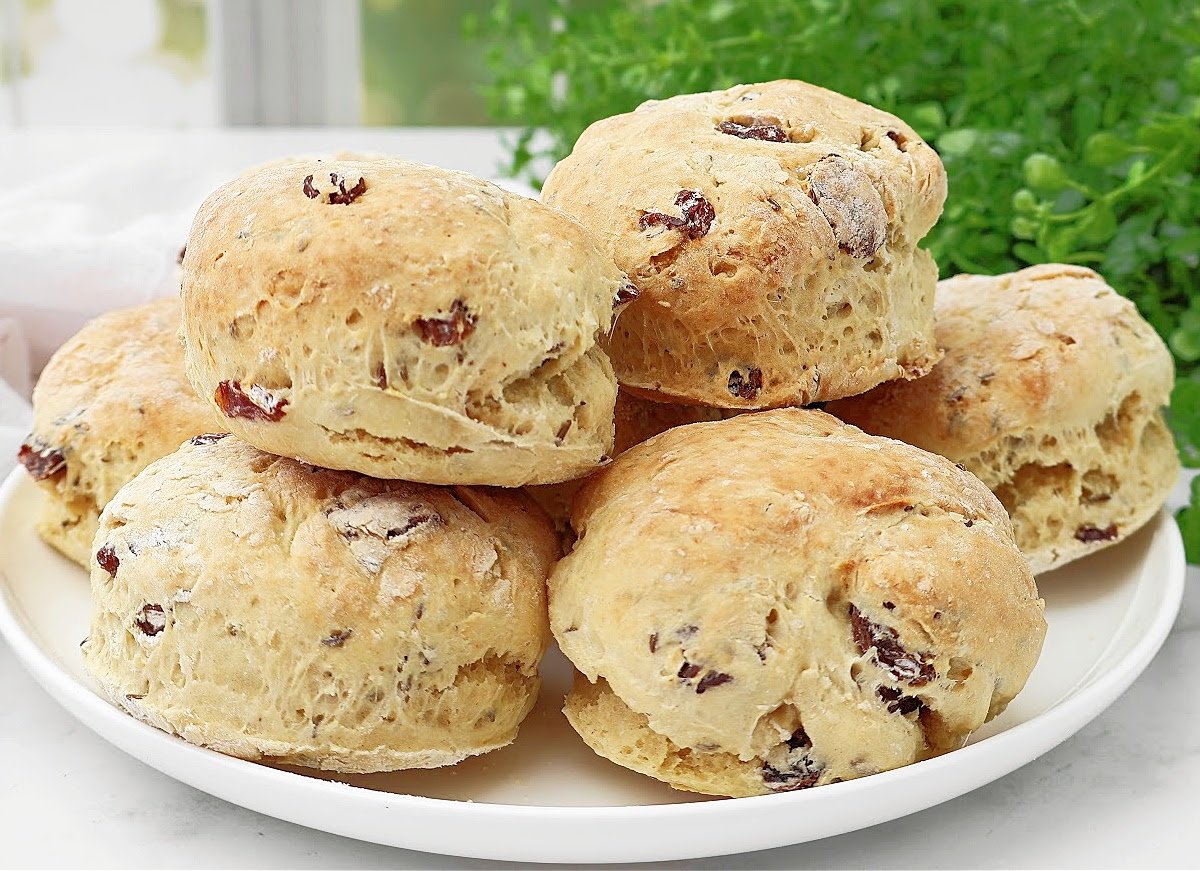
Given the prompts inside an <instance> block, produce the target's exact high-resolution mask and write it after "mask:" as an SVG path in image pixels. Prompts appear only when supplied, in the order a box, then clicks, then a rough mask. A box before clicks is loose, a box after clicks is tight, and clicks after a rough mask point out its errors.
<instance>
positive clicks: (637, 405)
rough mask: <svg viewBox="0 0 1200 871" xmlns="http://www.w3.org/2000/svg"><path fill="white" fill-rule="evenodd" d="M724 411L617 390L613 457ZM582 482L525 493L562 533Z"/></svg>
mask: <svg viewBox="0 0 1200 871" xmlns="http://www.w3.org/2000/svg"><path fill="white" fill-rule="evenodd" d="M726 414H729V412H727V411H722V410H721V409H719V408H707V407H705V406H703V405H677V404H674V403H670V402H654V401H653V400H650V399H644V398H643V397H641V396H638V395H637V394H634V393H630V392H629V391H628V390H624V389H618V390H617V407H616V439H615V441H614V443H613V456H614V457H615V456H619V455H620V454H622V453H624V452H625V451H627V450H629V449H630V448H631V447H633V446H634V445H640V444H641V443H642V442H644V441H645V440H646V439H648V438H650V437H651V436H656V435H658V434H659V433H660V432H666V431H667V430H669V429H671V428H672V427H677V426H683V425H684V424H687V423H698V422H699V421H703V420H720V419H721V418H722V417H723V416H724V415H726ZM582 484H583V479H581V478H580V479H576V480H574V481H564V482H563V483H561V484H543V485H540V486H534V487H529V488H527V492H528V493H529V495H530V496H532V497H533V500H534V501H535V502H537V503H538V505H540V506H542V508H543V510H545V512H546V513H547V514H549V515H550V518H551V519H552V520H553V521H554V524H555V526H557V527H558V528H559V529H560V530H562V531H564V532H565V531H566V529H567V527H568V526H569V524H570V522H571V500H572V499H574V498H575V494H576V493H577V492H578V490H579V488H580V486H581V485H582Z"/></svg>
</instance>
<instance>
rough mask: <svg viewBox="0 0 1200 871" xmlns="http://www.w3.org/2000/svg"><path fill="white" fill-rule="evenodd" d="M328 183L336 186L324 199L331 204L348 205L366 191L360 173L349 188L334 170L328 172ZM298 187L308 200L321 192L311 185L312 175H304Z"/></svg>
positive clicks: (365, 182) (342, 177) (315, 197)
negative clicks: (356, 180)
mask: <svg viewBox="0 0 1200 871" xmlns="http://www.w3.org/2000/svg"><path fill="white" fill-rule="evenodd" d="M329 183H330V184H332V185H334V186H335V187H336V188H337V190H333V191H330V192H329V198H328V199H327V200H326V202H327V203H329V205H331V206H348V205H350V204H351V203H352V202H354V201H355V200H357V199H358V198H359V197H361V196H362V195H363V194H365V193H366V192H367V181H366V179H364V178H363V177H362V176H361V175H360V176H359V177H358V182H357V183H356V184H355V185H354V187H352V188H350V189H349V190H347V189H346V179H345V177H344V176H340V175H338V174H337V173H336V172H331V173H329ZM300 189H301V190H302V191H304V195H305V196H306V197H308V198H309V199H310V200H315V199H317V198H318V197H319V196H321V192H320V191H319V190H318V189H317V188H316V187H315V186H314V185H313V177H312V176H311V175H308V176H305V177H304V184H303V185H302V186H301V188H300ZM301 250H303V249H301Z"/></svg>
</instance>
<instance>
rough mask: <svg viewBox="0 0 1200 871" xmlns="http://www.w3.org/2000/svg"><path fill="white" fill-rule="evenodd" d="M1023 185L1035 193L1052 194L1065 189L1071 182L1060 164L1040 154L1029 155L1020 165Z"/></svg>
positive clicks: (1048, 156) (1047, 155) (1046, 155)
mask: <svg viewBox="0 0 1200 871" xmlns="http://www.w3.org/2000/svg"><path fill="white" fill-rule="evenodd" d="M1022 169H1023V170H1024V173H1025V184H1027V185H1029V186H1030V187H1031V188H1033V189H1034V190H1035V191H1042V192H1043V193H1054V192H1056V191H1060V190H1062V189H1063V188H1065V187H1066V186H1067V185H1068V184H1070V182H1071V180H1070V179H1069V178H1068V177H1067V174H1066V173H1065V172H1064V171H1063V168H1062V164H1060V163H1059V162H1058V161H1057V160H1056V159H1055V158H1053V157H1051V156H1050V155H1049V154H1042V153H1040V152H1037V153H1034V154H1031V155H1029V156H1028V157H1027V158H1025V163H1024V164H1023V165H1022Z"/></svg>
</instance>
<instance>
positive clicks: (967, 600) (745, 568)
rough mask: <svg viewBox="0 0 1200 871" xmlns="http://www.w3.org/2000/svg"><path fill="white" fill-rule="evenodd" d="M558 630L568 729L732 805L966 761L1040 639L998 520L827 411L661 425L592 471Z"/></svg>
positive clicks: (891, 445)
mask: <svg viewBox="0 0 1200 871" xmlns="http://www.w3.org/2000/svg"><path fill="white" fill-rule="evenodd" d="M572 522H573V525H574V527H575V530H576V532H577V533H578V536H579V538H578V541H577V543H576V545H575V548H574V550H573V551H572V552H571V553H570V554H569V555H568V556H567V557H566V558H565V559H563V560H562V561H561V562H560V563H559V564H558V567H557V568H556V569H555V571H554V574H553V576H552V578H551V581H550V625H551V627H552V629H553V631H554V636H555V638H556V639H557V640H558V643H559V646H560V647H561V648H562V650H563V653H565V654H566V655H567V657H568V658H569V659H570V660H571V662H572V663H574V664H575V667H576V668H577V669H578V670H579V671H580V672H581V673H582V674H583V675H584V677H583V678H582V679H581V681H582V682H581V683H580V684H579V685H577V687H576V688H575V690H574V691H573V692H572V694H571V695H570V696H569V697H568V699H567V704H566V714H567V717H568V719H569V720H570V721H571V724H572V725H573V726H574V727H575V729H576V730H577V731H578V732H579V734H580V735H581V736H582V737H583V739H584V740H585V741H586V742H587V743H588V744H589V745H590V746H591V747H592V749H594V750H595V751H596V752H597V753H599V754H600V755H602V756H605V757H607V758H609V759H611V760H612V761H614V762H616V763H618V764H620V765H623V766H625V767H627V768H631V769H633V770H635V771H640V772H642V773H644V774H648V775H650V776H651V777H656V778H658V779H660V780H663V781H665V782H667V783H669V784H670V785H672V786H674V787H677V788H679V789H685V790H692V791H695V792H704V793H710V794H714V795H730V796H745V795H757V794H764V793H771V792H780V791H786V790H793V789H801V788H804V787H809V786H815V785H818V784H825V783H832V782H834V781H837V780H847V779H850V778H855V777H861V776H863V775H868V774H872V773H875V772H879V771H886V770H888V769H892V768H896V767H898V766H901V765H906V764H908V763H910V762H914V761H916V760H919V759H923V758H925V757H928V756H933V755H936V754H939V753H943V752H945V751H947V750H952V749H954V748H957V747H959V746H961V745H962V743H963V742H964V741H965V740H966V738H967V736H968V735H969V734H970V733H971V732H972V731H973V730H974V729H977V728H978V727H979V726H981V725H982V724H983V723H984V722H986V721H987V720H988V719H990V718H991V717H994V716H995V715H996V714H998V713H999V712H1000V711H1002V710H1004V707H1005V706H1006V705H1007V704H1008V702H1009V701H1010V700H1011V699H1012V698H1013V696H1015V695H1016V694H1017V693H1018V692H1019V691H1020V690H1021V688H1022V686H1024V684H1025V681H1026V678H1028V676H1029V673H1030V671H1031V670H1032V669H1033V666H1034V663H1035V662H1036V661H1037V658H1038V654H1039V651H1040V649H1041V644H1042V639H1043V636H1044V633H1045V629H1046V624H1045V621H1044V619H1043V616H1042V610H1043V604H1042V602H1041V600H1040V599H1039V598H1038V594H1037V590H1036V588H1035V587H1034V582H1033V576H1032V575H1031V574H1030V571H1029V568H1028V566H1027V565H1026V563H1025V560H1024V558H1023V557H1022V556H1021V553H1020V551H1019V550H1018V549H1017V547H1016V545H1015V544H1014V542H1013V537H1012V528H1011V527H1010V525H1009V522H1008V517H1007V515H1005V513H1004V509H1003V508H1002V507H1001V505H1000V503H999V502H998V501H997V500H996V498H995V496H993V495H992V494H991V493H990V492H988V489H987V488H986V487H984V486H983V484H981V483H980V482H979V481H978V480H977V479H976V478H974V477H973V476H972V475H970V474H968V473H966V472H963V471H962V470H960V469H958V468H956V467H955V466H954V464H953V463H951V462H950V461H949V460H946V459H944V458H942V457H938V456H935V455H933V454H929V453H926V452H924V451H921V450H919V449H917V448H914V447H911V446H909V445H905V444H901V443H899V442H894V441H891V440H889V439H882V438H877V437H875V436H870V435H866V434H865V433H863V432H861V431H860V430H858V429H855V428H854V427H851V426H847V425H845V424H842V423H840V422H839V421H837V420H835V419H834V418H833V417H830V416H829V415H827V414H824V413H823V412H819V411H806V410H800V409H794V410H779V411H766V412H761V413H759V414H747V415H741V416H738V417H734V418H731V419H729V420H724V421H719V422H716V423H697V424H692V425H690V426H683V427H679V428H677V429H673V430H670V431H669V432H666V433H663V434H662V435H659V436H655V437H654V438H652V439H650V440H649V441H647V442H645V443H643V444H641V445H638V446H637V447H634V448H632V449H630V450H629V451H627V452H626V453H624V454H623V455H621V456H620V457H619V458H618V459H617V460H615V461H614V462H613V464H612V465H611V466H609V467H608V468H606V469H604V470H603V471H601V472H598V473H596V474H595V475H593V476H591V477H590V478H589V479H588V482H587V484H585V485H584V488H583V489H582V491H581V492H580V494H579V496H578V497H577V498H576V500H575V506H574V512H573V517H572Z"/></svg>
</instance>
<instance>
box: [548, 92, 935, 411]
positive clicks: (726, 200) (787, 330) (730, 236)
mask: <svg viewBox="0 0 1200 871" xmlns="http://www.w3.org/2000/svg"><path fill="white" fill-rule="evenodd" d="M945 197H946V175H945V171H944V170H943V168H942V163H941V161H940V160H939V159H938V156H937V154H936V153H935V152H934V150H933V149H932V148H931V147H929V145H927V144H926V143H925V142H924V141H922V140H921V138H920V137H919V136H917V134H916V133H915V132H914V131H913V130H912V128H911V127H909V126H908V125H907V124H905V123H904V122H903V121H901V120H900V119H898V118H896V117H894V116H892V115H889V114H887V113H886V112H881V111H879V110H878V109H874V108H872V107H871V106H867V105H864V104H862V103H859V102H857V101H855V100H851V99H849V98H848V97H843V96H841V95H840V94H835V93H833V92H831V91H827V90H824V89H822V88H818V87H815V86H813V85H808V84H805V83H804V82H798V81H775V82H767V83H764V84H760V85H739V86H737V87H734V88H730V89H729V90H726V91H717V92H714V93H705V94H691V95H685V96H679V97H672V98H671V99H668V100H661V101H650V102H647V103H644V104H642V105H641V106H640V107H639V108H638V109H637V110H635V111H633V112H630V113H627V114H624V115H617V116H615V117H613V118H607V119H604V120H602V121H597V122H596V123H595V124H593V125H592V126H591V127H589V128H588V129H587V130H586V131H584V133H583V135H582V136H580V137H579V141H578V142H576V143H575V148H574V151H573V152H572V153H571V154H570V156H568V157H567V158H566V159H564V160H563V161H562V162H561V163H559V164H558V166H557V167H555V169H554V171H553V172H552V173H551V174H550V177H549V178H548V179H547V180H546V184H545V187H544V188H543V190H542V199H543V200H544V201H545V202H546V203H549V204H550V205H552V206H555V207H557V208H560V209H563V210H564V211H566V212H569V213H571V214H572V215H575V216H576V217H577V218H579V220H580V221H581V222H582V223H583V225H584V226H585V227H586V228H587V229H589V230H591V231H592V232H593V233H595V235H596V236H597V238H599V239H600V241H601V243H602V244H603V246H604V247H605V249H606V250H607V251H608V252H609V253H610V254H611V255H612V256H613V258H614V259H615V260H616V262H617V265H618V266H620V267H621V268H622V269H624V270H625V271H626V272H627V273H628V274H629V277H630V278H631V279H632V280H633V282H634V284H636V285H637V287H638V288H639V290H640V295H639V297H638V298H637V299H636V300H635V301H634V302H633V303H632V304H631V305H630V306H629V308H628V309H627V310H626V311H625V312H624V313H623V314H622V315H621V317H620V319H619V320H618V322H617V324H616V326H615V328H614V330H613V333H612V335H611V336H609V337H608V338H607V339H606V341H605V348H606V349H607V350H608V353H609V356H610V357H611V358H612V361H613V366H614V367H615V368H616V371H617V377H618V379H619V380H620V382H621V383H622V384H623V385H625V386H627V387H630V388H634V389H636V390H639V391H642V392H644V393H647V394H651V395H656V396H659V397H660V398H664V399H670V398H672V397H674V398H676V399H677V400H687V401H692V402H699V403H703V404H706V405H712V406H718V407H727V408H772V407H778V406H784V405H807V404H810V403H814V402H820V401H825V400H829V399H835V398H837V397H841V396H852V395H854V394H856V393H862V392H863V391H865V390H868V389H870V388H871V387H874V386H875V385H876V384H879V383H881V382H883V381H889V380H892V379H896V378H915V377H918V376H920V375H923V374H924V373H925V372H927V371H928V370H929V368H930V367H931V366H932V365H933V364H934V363H935V362H937V359H938V351H937V346H936V345H935V344H934V341H933V289H934V284H935V282H936V281H937V268H936V266H935V265H934V263H933V259H932V258H931V257H930V256H929V254H928V253H926V252H925V251H923V250H921V249H919V248H918V247H917V245H918V243H919V242H920V241H921V239H922V237H924V236H925V234H926V233H928V232H929V229H930V228H931V227H932V226H933V225H934V223H935V222H936V221H937V218H938V216H939V215H940V214H941V210H942V202H943V201H944V200H945Z"/></svg>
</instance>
